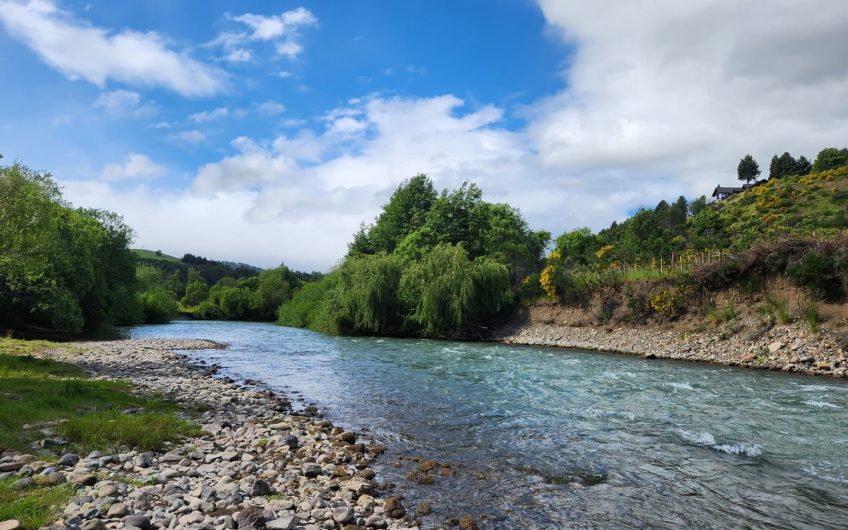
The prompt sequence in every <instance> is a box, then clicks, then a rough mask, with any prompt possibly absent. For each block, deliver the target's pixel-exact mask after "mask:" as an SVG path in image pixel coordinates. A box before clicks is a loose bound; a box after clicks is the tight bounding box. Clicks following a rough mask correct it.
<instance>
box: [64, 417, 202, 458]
mask: <svg viewBox="0 0 848 530" xmlns="http://www.w3.org/2000/svg"><path fill="white" fill-rule="evenodd" d="M60 432H61V433H62V434H63V435H65V436H66V437H67V438H68V439H69V440H74V441H75V442H77V443H79V444H80V445H83V446H85V447H110V448H114V449H115V450H116V451H117V450H118V449H119V448H120V447H133V448H135V449H138V450H141V451H155V450H159V449H162V447H163V446H164V444H165V442H168V441H172V440H176V439H178V438H180V437H182V436H198V435H200V434H201V428H200V426H199V425H197V424H196V423H194V422H192V421H188V420H185V419H182V418H180V417H178V416H176V415H174V414H173V413H164V412H143V413H140V414H123V413H121V412H120V411H114V410H113V411H106V412H93V413H90V414H84V415H80V416H74V417H72V418H70V419H69V420H68V421H67V422H65V423H63V424H62V425H61V426H60Z"/></svg>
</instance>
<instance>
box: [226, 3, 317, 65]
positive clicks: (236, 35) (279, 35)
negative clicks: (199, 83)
mask: <svg viewBox="0 0 848 530" xmlns="http://www.w3.org/2000/svg"><path fill="white" fill-rule="evenodd" d="M228 18H229V19H230V20H231V21H233V22H236V23H237V24H239V25H240V26H241V27H242V28H244V29H238V30H231V31H225V32H223V33H221V34H220V35H218V37H217V38H216V39H215V40H214V41H213V42H212V44H213V45H220V46H221V47H222V48H223V49H224V52H225V55H224V57H223V59H224V60H226V61H229V62H246V61H251V60H253V53H254V52H253V50H251V49H250V48H248V44H249V43H251V42H271V43H274V49H275V50H276V53H277V55H281V56H283V57H287V58H289V59H296V58H297V57H298V56H299V55H300V54H301V53H302V52H303V45H302V44H301V43H300V39H301V29H302V28H305V27H309V26H315V25H317V24H318V19H317V18H315V15H313V14H312V13H311V12H310V11H309V10H308V9H306V8H304V7H298V8H297V9H292V10H290V11H285V12H283V13H281V14H279V15H270V16H266V15H256V14H253V13H244V14H242V15H235V16H233V15H229V16H228ZM283 73H285V72H281V73H280V75H281V77H284V76H283V75H282V74H283Z"/></svg>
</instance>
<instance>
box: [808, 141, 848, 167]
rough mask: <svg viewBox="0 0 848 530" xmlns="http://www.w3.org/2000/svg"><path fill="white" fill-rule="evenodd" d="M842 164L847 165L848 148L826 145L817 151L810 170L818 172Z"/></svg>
mask: <svg viewBox="0 0 848 530" xmlns="http://www.w3.org/2000/svg"><path fill="white" fill-rule="evenodd" d="M842 166H848V148H843V149H837V148H835V147H827V148H825V149H822V150H821V151H819V154H818V156H816V161H815V162H813V168H812V170H813V171H815V172H819V171H826V170H828V169H836V168H838V167H842Z"/></svg>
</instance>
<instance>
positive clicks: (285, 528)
mask: <svg viewBox="0 0 848 530" xmlns="http://www.w3.org/2000/svg"><path fill="white" fill-rule="evenodd" d="M296 526H297V517H295V516H294V515H287V516H285V517H280V518H279V519H274V520H273V521H268V522H267V523H265V528H271V529H272V530H294V528H295V527H296Z"/></svg>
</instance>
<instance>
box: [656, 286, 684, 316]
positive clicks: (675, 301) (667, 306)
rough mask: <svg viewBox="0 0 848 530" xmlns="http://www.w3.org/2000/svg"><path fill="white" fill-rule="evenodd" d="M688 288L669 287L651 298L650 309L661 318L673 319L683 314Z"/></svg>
mask: <svg viewBox="0 0 848 530" xmlns="http://www.w3.org/2000/svg"><path fill="white" fill-rule="evenodd" d="M691 294H692V291H691V288H689V287H671V288H667V289H663V290H662V291H660V292H659V293H657V294H654V295H652V296H651V301H650V303H651V309H653V310H654V312H655V313H657V314H658V315H660V316H661V317H663V318H674V317H676V316H677V315H679V314H680V313H682V312H683V309H685V307H686V303H687V302H688V299H689V296H690V295H691Z"/></svg>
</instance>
